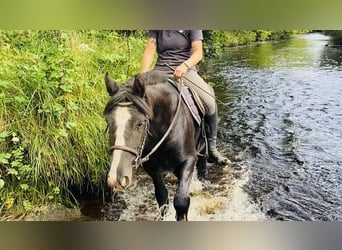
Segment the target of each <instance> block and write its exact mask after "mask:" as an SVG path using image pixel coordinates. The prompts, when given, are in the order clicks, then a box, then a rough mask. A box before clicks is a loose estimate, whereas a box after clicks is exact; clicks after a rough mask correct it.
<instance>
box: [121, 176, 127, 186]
mask: <svg viewBox="0 0 342 250" xmlns="http://www.w3.org/2000/svg"><path fill="white" fill-rule="evenodd" d="M128 184H129V178H128V177H127V176H124V177H122V179H121V186H123V187H124V188H125V187H127V186H128Z"/></svg>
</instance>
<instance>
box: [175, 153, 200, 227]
mask: <svg viewBox="0 0 342 250" xmlns="http://www.w3.org/2000/svg"><path fill="white" fill-rule="evenodd" d="M196 161H197V158H196V157H189V158H187V160H185V161H184V162H183V163H182V164H181V167H180V168H179V169H178V171H177V172H176V173H175V174H176V176H177V177H178V187H177V190H176V194H175V198H174V200H173V205H174V207H175V209H176V219H177V221H184V220H185V221H187V220H188V210H189V206H190V195H189V187H190V182H191V179H192V174H193V171H194V166H195V164H196Z"/></svg>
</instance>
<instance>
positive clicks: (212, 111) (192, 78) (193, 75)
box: [184, 70, 229, 164]
mask: <svg viewBox="0 0 342 250" xmlns="http://www.w3.org/2000/svg"><path fill="white" fill-rule="evenodd" d="M184 82H185V84H186V85H188V86H189V87H191V88H193V89H194V90H195V91H196V93H197V94H198V95H199V97H200V98H201V99H202V100H203V101H204V102H205V106H206V108H207V110H206V115H205V117H204V120H205V123H206V125H207V126H208V128H207V130H206V131H207V138H208V151H209V159H208V161H209V162H216V163H218V164H224V163H227V162H228V161H229V160H228V159H227V158H226V157H224V156H222V155H221V154H220V152H218V150H217V147H216V141H217V117H218V112H217V111H218V109H217V104H216V99H215V92H214V90H213V88H212V87H210V86H209V85H208V84H207V83H206V82H205V81H204V80H203V79H202V77H200V76H199V75H198V74H197V72H196V71H195V70H189V71H188V72H187V73H186V75H185V77H184Z"/></svg>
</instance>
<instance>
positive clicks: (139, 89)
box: [132, 74, 145, 97]
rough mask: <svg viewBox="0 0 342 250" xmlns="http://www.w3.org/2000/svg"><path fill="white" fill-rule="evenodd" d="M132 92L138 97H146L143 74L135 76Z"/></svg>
mask: <svg viewBox="0 0 342 250" xmlns="http://www.w3.org/2000/svg"><path fill="white" fill-rule="evenodd" d="M132 90H133V92H134V93H136V94H137V95H139V96H141V97H143V96H144V95H145V84H144V78H143V75H142V74H137V75H135V78H134V83H133V87H132Z"/></svg>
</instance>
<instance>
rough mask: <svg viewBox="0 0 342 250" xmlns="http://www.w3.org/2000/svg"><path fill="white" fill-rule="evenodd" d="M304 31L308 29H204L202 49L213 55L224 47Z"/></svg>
mask: <svg viewBox="0 0 342 250" xmlns="http://www.w3.org/2000/svg"><path fill="white" fill-rule="evenodd" d="M306 32H308V30H205V31H203V35H204V40H205V43H204V49H205V52H206V55H207V56H209V57H215V56H218V55H219V54H221V53H222V49H223V48H224V47H229V46H237V45H248V44H251V43H255V42H263V41H272V40H281V39H287V38H289V37H290V36H291V35H294V34H299V33H306Z"/></svg>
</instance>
